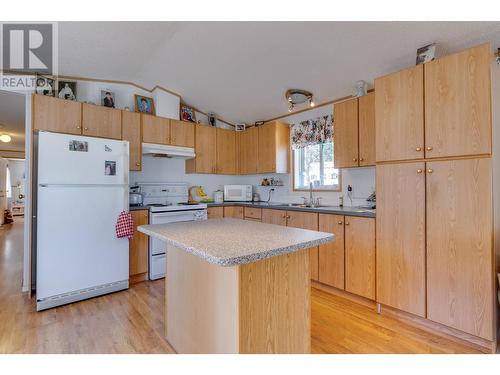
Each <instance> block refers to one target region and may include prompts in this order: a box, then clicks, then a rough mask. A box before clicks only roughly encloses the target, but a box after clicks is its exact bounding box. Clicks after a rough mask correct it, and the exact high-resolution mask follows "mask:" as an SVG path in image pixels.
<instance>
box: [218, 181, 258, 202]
mask: <svg viewBox="0 0 500 375" xmlns="http://www.w3.org/2000/svg"><path fill="white" fill-rule="evenodd" d="M224 200H225V201H229V202H250V201H251V200H252V185H224Z"/></svg>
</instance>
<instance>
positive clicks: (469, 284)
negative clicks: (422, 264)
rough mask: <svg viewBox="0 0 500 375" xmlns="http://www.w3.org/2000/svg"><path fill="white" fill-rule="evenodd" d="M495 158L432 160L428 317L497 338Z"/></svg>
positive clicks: (428, 211)
mask: <svg viewBox="0 0 500 375" xmlns="http://www.w3.org/2000/svg"><path fill="white" fill-rule="evenodd" d="M491 184H492V169H491V159H487V158H484V159H469V160H452V161H436V162H429V163H427V205H426V207H427V315H428V318H429V319H430V320H433V321H435V322H438V323H442V324H445V325H447V326H450V327H453V328H457V329H459V330H462V331H464V332H467V333H470V334H472V335H476V336H480V337H483V338H485V339H488V340H492V339H493V337H494V324H493V323H494V318H493V317H494V313H495V310H496V303H495V302H494V298H495V296H494V290H495V287H494V282H495V281H494V277H493V275H492V273H493V253H492V230H493V229H492V188H491Z"/></svg>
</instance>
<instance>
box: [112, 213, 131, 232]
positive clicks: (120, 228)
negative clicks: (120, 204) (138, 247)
mask: <svg viewBox="0 0 500 375" xmlns="http://www.w3.org/2000/svg"><path fill="white" fill-rule="evenodd" d="M115 230H116V237H118V238H124V237H128V238H129V239H130V238H132V237H133V236H134V219H133V218H132V214H131V213H130V212H128V211H122V212H121V213H120V215H119V216H118V220H117V221H116V226H115Z"/></svg>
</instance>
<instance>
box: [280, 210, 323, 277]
mask: <svg viewBox="0 0 500 375" xmlns="http://www.w3.org/2000/svg"><path fill="white" fill-rule="evenodd" d="M287 226H289V227H295V228H302V229H309V230H318V214H316V213H313V212H301V211H287ZM318 252H319V250H318V247H317V246H316V247H313V248H311V249H310V250H309V262H310V269H311V279H312V280H318V273H319V253H318Z"/></svg>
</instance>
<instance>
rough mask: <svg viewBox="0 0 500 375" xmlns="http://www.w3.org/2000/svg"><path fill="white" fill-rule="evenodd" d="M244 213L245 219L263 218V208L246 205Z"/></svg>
mask: <svg viewBox="0 0 500 375" xmlns="http://www.w3.org/2000/svg"><path fill="white" fill-rule="evenodd" d="M244 213H245V219H256V220H262V209H261V208H255V207H245V208H244Z"/></svg>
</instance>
